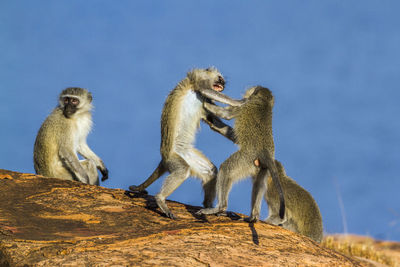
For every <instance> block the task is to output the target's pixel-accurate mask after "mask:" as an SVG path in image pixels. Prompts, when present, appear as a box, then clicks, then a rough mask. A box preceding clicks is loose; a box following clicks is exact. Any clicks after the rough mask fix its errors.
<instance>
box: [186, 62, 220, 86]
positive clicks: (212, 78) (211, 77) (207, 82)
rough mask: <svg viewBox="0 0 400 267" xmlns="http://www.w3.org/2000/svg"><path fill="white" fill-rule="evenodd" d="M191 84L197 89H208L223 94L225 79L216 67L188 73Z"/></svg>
mask: <svg viewBox="0 0 400 267" xmlns="http://www.w3.org/2000/svg"><path fill="white" fill-rule="evenodd" d="M188 77H189V79H190V80H191V82H192V83H193V84H194V86H195V87H197V88H208V89H213V90H215V91H218V92H221V91H223V90H224V88H225V79H224V77H223V76H222V74H221V73H220V72H219V71H218V70H217V69H216V68H214V67H210V68H207V69H194V70H192V71H191V72H189V73H188Z"/></svg>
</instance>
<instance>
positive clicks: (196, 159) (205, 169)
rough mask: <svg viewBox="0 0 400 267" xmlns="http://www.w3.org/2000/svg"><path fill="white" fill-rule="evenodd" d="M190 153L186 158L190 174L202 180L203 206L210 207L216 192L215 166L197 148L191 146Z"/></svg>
mask: <svg viewBox="0 0 400 267" xmlns="http://www.w3.org/2000/svg"><path fill="white" fill-rule="evenodd" d="M192 154H193V156H192V158H191V160H187V162H188V163H189V166H190V171H191V174H192V175H193V176H196V177H199V178H200V179H201V180H202V185H203V190H204V201H203V207H205V208H211V207H212V204H213V202H214V199H215V194H216V193H215V187H216V182H217V168H216V167H215V165H214V164H212V163H211V161H210V160H209V159H208V158H207V157H206V156H204V155H203V153H201V152H200V151H199V150H197V149H194V148H193V149H192Z"/></svg>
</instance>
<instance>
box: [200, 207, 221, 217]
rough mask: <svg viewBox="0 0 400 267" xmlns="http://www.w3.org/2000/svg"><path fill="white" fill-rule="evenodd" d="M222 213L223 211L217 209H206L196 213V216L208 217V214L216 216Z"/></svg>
mask: <svg viewBox="0 0 400 267" xmlns="http://www.w3.org/2000/svg"><path fill="white" fill-rule="evenodd" d="M220 212H223V210H221V209H219V208H208V209H201V210H199V211H198V212H196V214H197V215H203V214H204V215H210V214H217V213H220Z"/></svg>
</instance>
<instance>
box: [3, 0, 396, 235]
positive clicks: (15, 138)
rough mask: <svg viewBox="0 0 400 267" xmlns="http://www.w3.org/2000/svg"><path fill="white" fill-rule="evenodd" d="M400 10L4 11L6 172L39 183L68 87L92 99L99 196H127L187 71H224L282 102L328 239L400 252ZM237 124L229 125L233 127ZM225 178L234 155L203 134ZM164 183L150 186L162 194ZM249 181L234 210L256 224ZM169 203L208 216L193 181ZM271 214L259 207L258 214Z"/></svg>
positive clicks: (241, 85)
mask: <svg viewBox="0 0 400 267" xmlns="http://www.w3.org/2000/svg"><path fill="white" fill-rule="evenodd" d="M399 7H400V4H399V3H398V2H396V1H379V2H378V1H372V0H367V1H362V2H360V1H317V0H315V1H308V0H307V1H284V2H282V1H281V2H278V1H201V2H198V1H116V2H113V3H111V2H110V1H90V0H89V1H84V2H82V1H2V2H1V3H0V36H1V37H0V49H1V50H0V51H2V52H1V54H0V55H1V56H0V59H1V60H0V97H1V100H2V101H3V104H2V105H0V122H1V126H2V127H1V129H2V131H0V147H1V149H0V151H1V153H0V168H4V169H10V170H15V171H21V172H33V171H34V170H33V164H32V150H33V142H34V139H35V136H36V133H37V130H38V129H39V127H40V125H41V123H42V122H43V120H44V119H45V117H46V116H47V115H48V114H49V113H50V112H51V110H52V109H53V108H54V107H55V105H56V104H57V96H58V94H59V92H60V91H61V90H62V89H64V88H66V87H69V86H79V87H85V88H88V89H89V90H90V91H91V92H92V93H93V96H94V105H95V107H96V108H95V111H94V129H93V131H92V133H91V134H90V135H89V137H88V143H89V145H91V147H92V148H93V150H94V151H95V152H96V153H97V154H98V155H99V156H101V157H102V158H103V160H104V161H105V163H106V165H107V167H108V168H109V169H110V179H109V180H108V181H107V182H105V183H104V184H102V185H103V186H106V187H111V188H127V187H128V186H129V185H131V184H139V183H140V182H142V181H143V180H144V179H146V178H147V176H148V175H150V173H151V172H152V171H153V169H154V168H155V167H156V166H157V164H158V162H159V160H160V155H159V142H160V128H159V127H160V126H159V121H160V115H161V109H162V105H163V102H164V100H165V98H166V96H167V94H168V92H169V91H170V90H171V89H172V88H174V86H175V85H176V84H177V82H178V81H179V80H181V79H182V78H183V77H184V76H185V75H186V72H187V71H188V70H190V69H191V68H194V67H208V66H215V67H217V68H218V69H219V70H220V71H221V72H222V73H223V74H224V76H225V77H226V78H227V81H228V84H227V87H226V90H225V91H224V92H225V93H226V94H228V95H230V96H232V97H234V98H240V97H241V95H242V93H243V92H244V91H245V90H246V88H248V87H250V86H253V85H257V84H259V85H263V86H266V87H269V88H270V89H271V90H272V91H273V93H274V95H275V99H276V101H275V107H274V122H273V123H274V138H275V145H276V157H277V158H278V159H279V160H280V161H282V163H283V164H284V166H285V167H286V170H287V173H288V174H289V175H290V176H291V177H292V178H294V179H295V180H296V181H297V182H298V183H299V184H301V185H302V186H303V187H304V188H306V189H307V190H309V191H310V192H311V194H312V195H313V196H314V198H315V199H316V201H317V203H318V204H319V206H320V209H321V212H322V216H323V220H324V227H325V231H326V232H328V233H336V232H343V231H344V227H343V223H342V213H341V211H340V207H339V199H342V200H343V205H344V209H345V218H346V223H347V228H348V229H347V230H348V231H349V232H351V233H357V234H363V235H365V234H367V235H371V236H374V237H376V238H381V239H395V240H400V205H399V202H400V201H399V196H398V193H397V192H398V188H399V186H400V179H399V178H400V177H399V175H398V174H399V171H400V168H399V163H400V156H399V151H400V141H399V136H400V123H399V120H398V119H397V117H398V114H400V105H399V104H398V99H399V97H400V92H399V88H398V87H399V86H398V85H399V84H400V76H399V69H400V68H399V67H400V53H399V47H400V34H399V29H400V19H399V18H398V10H399ZM230 123H231V122H230ZM196 147H198V148H199V149H201V150H202V151H203V152H204V154H205V155H207V156H208V157H209V158H210V159H211V160H212V161H213V162H214V163H215V164H216V165H217V166H219V164H221V163H222V162H223V161H224V160H225V159H226V158H227V157H228V156H229V155H230V154H231V153H233V152H234V151H236V149H237V148H236V147H235V146H234V145H233V144H232V143H230V142H229V140H226V139H224V138H223V137H221V136H219V135H218V134H216V133H214V132H212V131H211V130H210V129H209V128H208V127H207V125H205V124H203V125H202V127H201V131H200V132H199V134H198V140H197V143H196ZM162 180H163V179H160V181H158V182H157V183H155V184H153V185H152V186H151V187H150V188H149V192H150V193H151V194H156V193H157V192H158V190H159V188H160V186H161V184H162ZM250 192H251V183H250V181H248V180H247V181H244V182H240V183H238V184H236V185H234V187H233V190H232V193H231V196H230V202H229V209H230V210H233V211H238V212H242V213H246V214H248V213H249V207H250ZM170 199H172V200H176V201H180V202H184V203H188V204H192V205H201V202H202V192H201V186H200V182H199V181H198V180H195V179H189V180H188V181H187V182H185V183H184V184H183V185H182V186H181V187H180V188H179V189H178V190H177V191H176V192H174V193H173V194H172V195H171V196H170ZM262 216H263V217H264V218H265V217H266V216H267V206H266V204H265V203H264V204H263V215H262Z"/></svg>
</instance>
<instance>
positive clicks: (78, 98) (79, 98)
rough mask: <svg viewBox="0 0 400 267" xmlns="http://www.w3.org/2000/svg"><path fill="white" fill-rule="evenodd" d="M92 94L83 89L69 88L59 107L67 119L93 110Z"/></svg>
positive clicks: (61, 97) (62, 93) (62, 94)
mask: <svg viewBox="0 0 400 267" xmlns="http://www.w3.org/2000/svg"><path fill="white" fill-rule="evenodd" d="M91 103H92V94H91V93H90V92H89V91H88V90H86V89H83V88H79V87H69V88H67V89H65V90H63V91H62V92H61V94H60V97H59V107H60V109H61V110H62V112H63V114H64V116H65V117H66V118H70V117H71V116H72V115H74V114H77V113H81V112H86V111H90V110H91V109H92V105H91Z"/></svg>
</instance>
